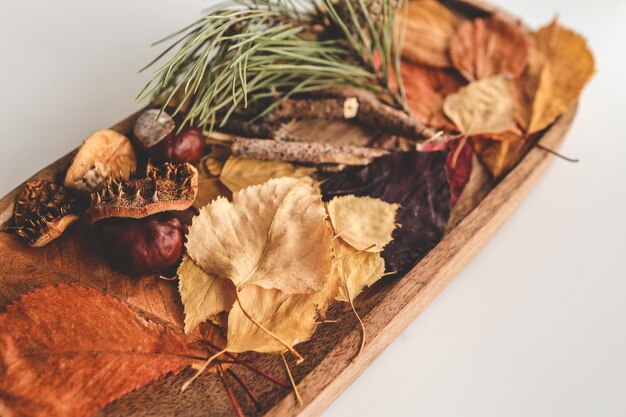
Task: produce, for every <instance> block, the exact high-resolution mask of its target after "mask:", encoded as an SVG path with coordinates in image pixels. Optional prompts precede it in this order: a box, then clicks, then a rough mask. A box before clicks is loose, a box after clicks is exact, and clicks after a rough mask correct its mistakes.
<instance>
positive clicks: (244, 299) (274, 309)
mask: <svg viewBox="0 0 626 417" xmlns="http://www.w3.org/2000/svg"><path fill="white" fill-rule="evenodd" d="M328 278H329V279H328V280H327V281H326V283H325V286H324V288H323V289H322V291H319V292H316V293H311V294H286V293H284V292H282V291H279V290H268V289H264V288H260V287H258V286H255V285H249V286H246V287H244V288H242V289H241V291H240V292H239V299H240V300H241V305H240V304H239V303H235V305H234V306H233V308H232V310H231V311H230V313H229V314H228V332H227V345H226V348H227V349H228V351H230V352H235V353H237V352H246V351H255V352H266V353H283V352H285V351H286V349H285V346H284V345H283V344H282V343H280V342H278V341H277V340H276V339H275V338H274V337H272V336H270V335H269V334H268V333H267V331H265V330H263V329H261V328H260V327H259V326H258V325H257V324H256V323H253V322H252V321H251V320H250V319H249V318H248V316H247V315H246V314H245V312H244V311H243V310H242V306H243V308H244V309H245V310H246V312H249V313H250V314H252V316H253V317H254V319H255V321H257V323H260V324H261V325H262V326H263V327H264V328H265V329H267V330H269V331H271V332H272V333H273V334H274V335H276V336H277V337H279V338H280V339H281V340H283V341H284V342H286V343H287V344H288V345H289V346H291V347H293V346H294V345H296V344H298V343H302V342H305V341H307V340H308V339H309V338H310V337H311V335H312V334H313V332H314V331H315V328H316V327H317V323H318V319H319V318H323V317H324V315H325V312H326V309H327V308H328V305H329V303H330V302H331V301H332V300H333V299H334V298H335V297H336V294H337V277H336V276H334V275H329V277H328Z"/></svg>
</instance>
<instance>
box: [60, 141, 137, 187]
mask: <svg viewBox="0 0 626 417" xmlns="http://www.w3.org/2000/svg"><path fill="white" fill-rule="evenodd" d="M136 165H137V160H136V157H135V151H134V150H133V145H132V144H131V143H130V140H128V138H127V137H126V136H124V135H122V134H121V133H118V132H116V131H114V130H110V129H107V130H99V131H97V132H95V133H93V134H92V135H91V136H90V137H89V138H88V139H87V140H85V142H84V143H83V144H82V146H81V147H80V149H79V150H78V152H77V153H76V156H74V160H73V161H72V164H71V165H70V167H69V169H68V170H67V173H66V175H65V181H64V182H63V185H65V186H66V187H67V188H72V189H75V190H78V191H88V192H91V191H95V190H97V189H99V188H100V187H101V186H102V185H103V184H104V182H105V181H106V180H107V179H108V178H111V179H115V180H124V179H127V178H129V177H130V174H131V173H132V172H133V171H134V170H135V167H136Z"/></svg>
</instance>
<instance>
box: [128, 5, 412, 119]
mask: <svg viewBox="0 0 626 417" xmlns="http://www.w3.org/2000/svg"><path fill="white" fill-rule="evenodd" d="M369 1H373V0H369ZM375 1H377V2H378V3H377V4H379V5H380V6H381V7H380V11H379V12H377V14H376V15H373V14H372V13H370V10H369V8H368V6H366V4H365V2H364V0H338V1H336V2H334V1H332V0H321V3H320V4H318V3H317V0H294V1H291V2H288V1H285V0H248V1H244V2H232V3H226V4H225V5H222V6H218V8H216V9H215V10H213V11H211V13H210V14H208V15H207V16H205V17H204V18H202V19H200V20H199V21H197V22H195V23H193V24H192V25H190V26H188V27H187V28H186V29H183V30H182V31H179V32H177V33H175V34H173V35H171V36H170V37H168V38H166V39H165V41H170V42H172V45H171V46H170V47H169V48H168V49H167V50H166V52H169V51H170V50H172V49H173V48H175V47H178V48H179V49H178V51H177V52H176V53H175V55H174V56H173V57H172V58H170V59H169V61H167V62H166V63H165V64H164V65H163V66H161V67H160V68H159V69H158V70H156V72H155V73H154V79H153V80H152V81H151V82H150V83H148V84H147V85H146V87H145V88H144V90H142V92H141V93H140V94H139V96H138V98H139V99H145V98H147V97H152V98H155V97H159V96H160V97H164V100H162V101H163V103H164V104H163V108H165V107H167V106H172V105H175V106H174V107H176V110H175V112H174V113H177V112H178V111H180V109H181V106H182V105H183V103H189V106H188V109H187V111H186V115H185V117H186V118H185V123H192V124H194V125H197V126H199V127H202V128H206V129H209V130H212V129H213V127H214V126H220V127H222V126H224V125H226V124H227V123H228V120H229V118H230V117H231V116H232V115H233V114H234V113H236V112H239V111H241V110H244V109H247V108H250V107H252V106H254V107H259V108H261V110H260V111H259V112H258V114H257V117H256V119H253V121H256V120H259V119H261V118H263V117H265V116H266V115H268V114H270V113H271V112H272V111H273V109H274V108H275V107H276V106H278V105H280V103H281V102H282V101H283V100H285V99H289V98H290V97H292V96H294V95H298V94H305V93H311V92H317V91H321V90H327V89H331V88H341V87H356V88H360V89H363V90H366V91H369V92H371V93H373V94H375V96H376V97H377V98H378V99H379V100H381V101H383V102H387V103H388V104H391V105H393V106H395V107H397V108H399V109H403V108H404V99H403V88H402V83H401V79H400V78H399V77H397V76H396V77H395V78H396V80H397V81H396V82H397V86H392V84H391V81H390V80H391V79H392V78H393V77H392V74H393V72H394V71H395V72H396V73H397V71H398V68H396V67H397V65H398V62H399V53H400V52H399V49H398V45H397V42H396V38H397V37H396V35H395V30H394V26H395V14H396V7H395V4H392V1H393V0H375ZM163 56H164V54H162V55H160V56H159V57H157V59H156V60H155V61H154V62H153V63H152V64H154V63H155V62H157V61H159V60H160V59H161V58H162V57H163ZM152 64H151V65H152Z"/></svg>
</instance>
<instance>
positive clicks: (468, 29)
mask: <svg viewBox="0 0 626 417" xmlns="http://www.w3.org/2000/svg"><path fill="white" fill-rule="evenodd" d="M450 60H451V61H452V65H453V66H454V67H455V68H456V69H457V70H459V72H460V73H461V74H462V75H463V76H464V77H465V78H466V79H467V80H470V81H474V80H482V79H484V78H489V77H491V76H494V75H498V74H510V75H511V76H512V77H514V78H517V77H519V76H521V75H522V73H523V72H524V69H526V65H527V64H528V39H527V38H526V35H525V34H524V32H523V31H522V28H521V24H520V23H519V22H518V23H515V24H512V23H509V22H507V21H505V20H504V19H503V18H501V17H499V16H498V15H494V16H492V17H490V18H488V19H474V20H468V21H466V22H463V23H461V24H460V25H459V27H458V29H457V31H456V33H455V35H454V36H453V37H452V38H451V39H450Z"/></svg>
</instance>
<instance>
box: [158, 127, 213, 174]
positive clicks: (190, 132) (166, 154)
mask: <svg viewBox="0 0 626 417" xmlns="http://www.w3.org/2000/svg"><path fill="white" fill-rule="evenodd" d="M205 142H206V138H205V137H204V135H203V134H202V131H201V130H200V129H196V128H194V127H187V128H185V129H183V130H182V131H181V132H180V133H179V134H177V135H174V134H173V133H172V134H170V135H168V136H167V137H166V138H165V139H163V140H161V141H160V142H158V143H157V144H156V145H154V146H151V147H150V148H148V155H149V156H150V159H151V160H152V161H153V162H155V163H165V162H172V163H174V164H182V163H185V162H188V163H190V164H193V165H195V164H197V163H198V162H200V159H202V157H203V156H204V154H205Z"/></svg>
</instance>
